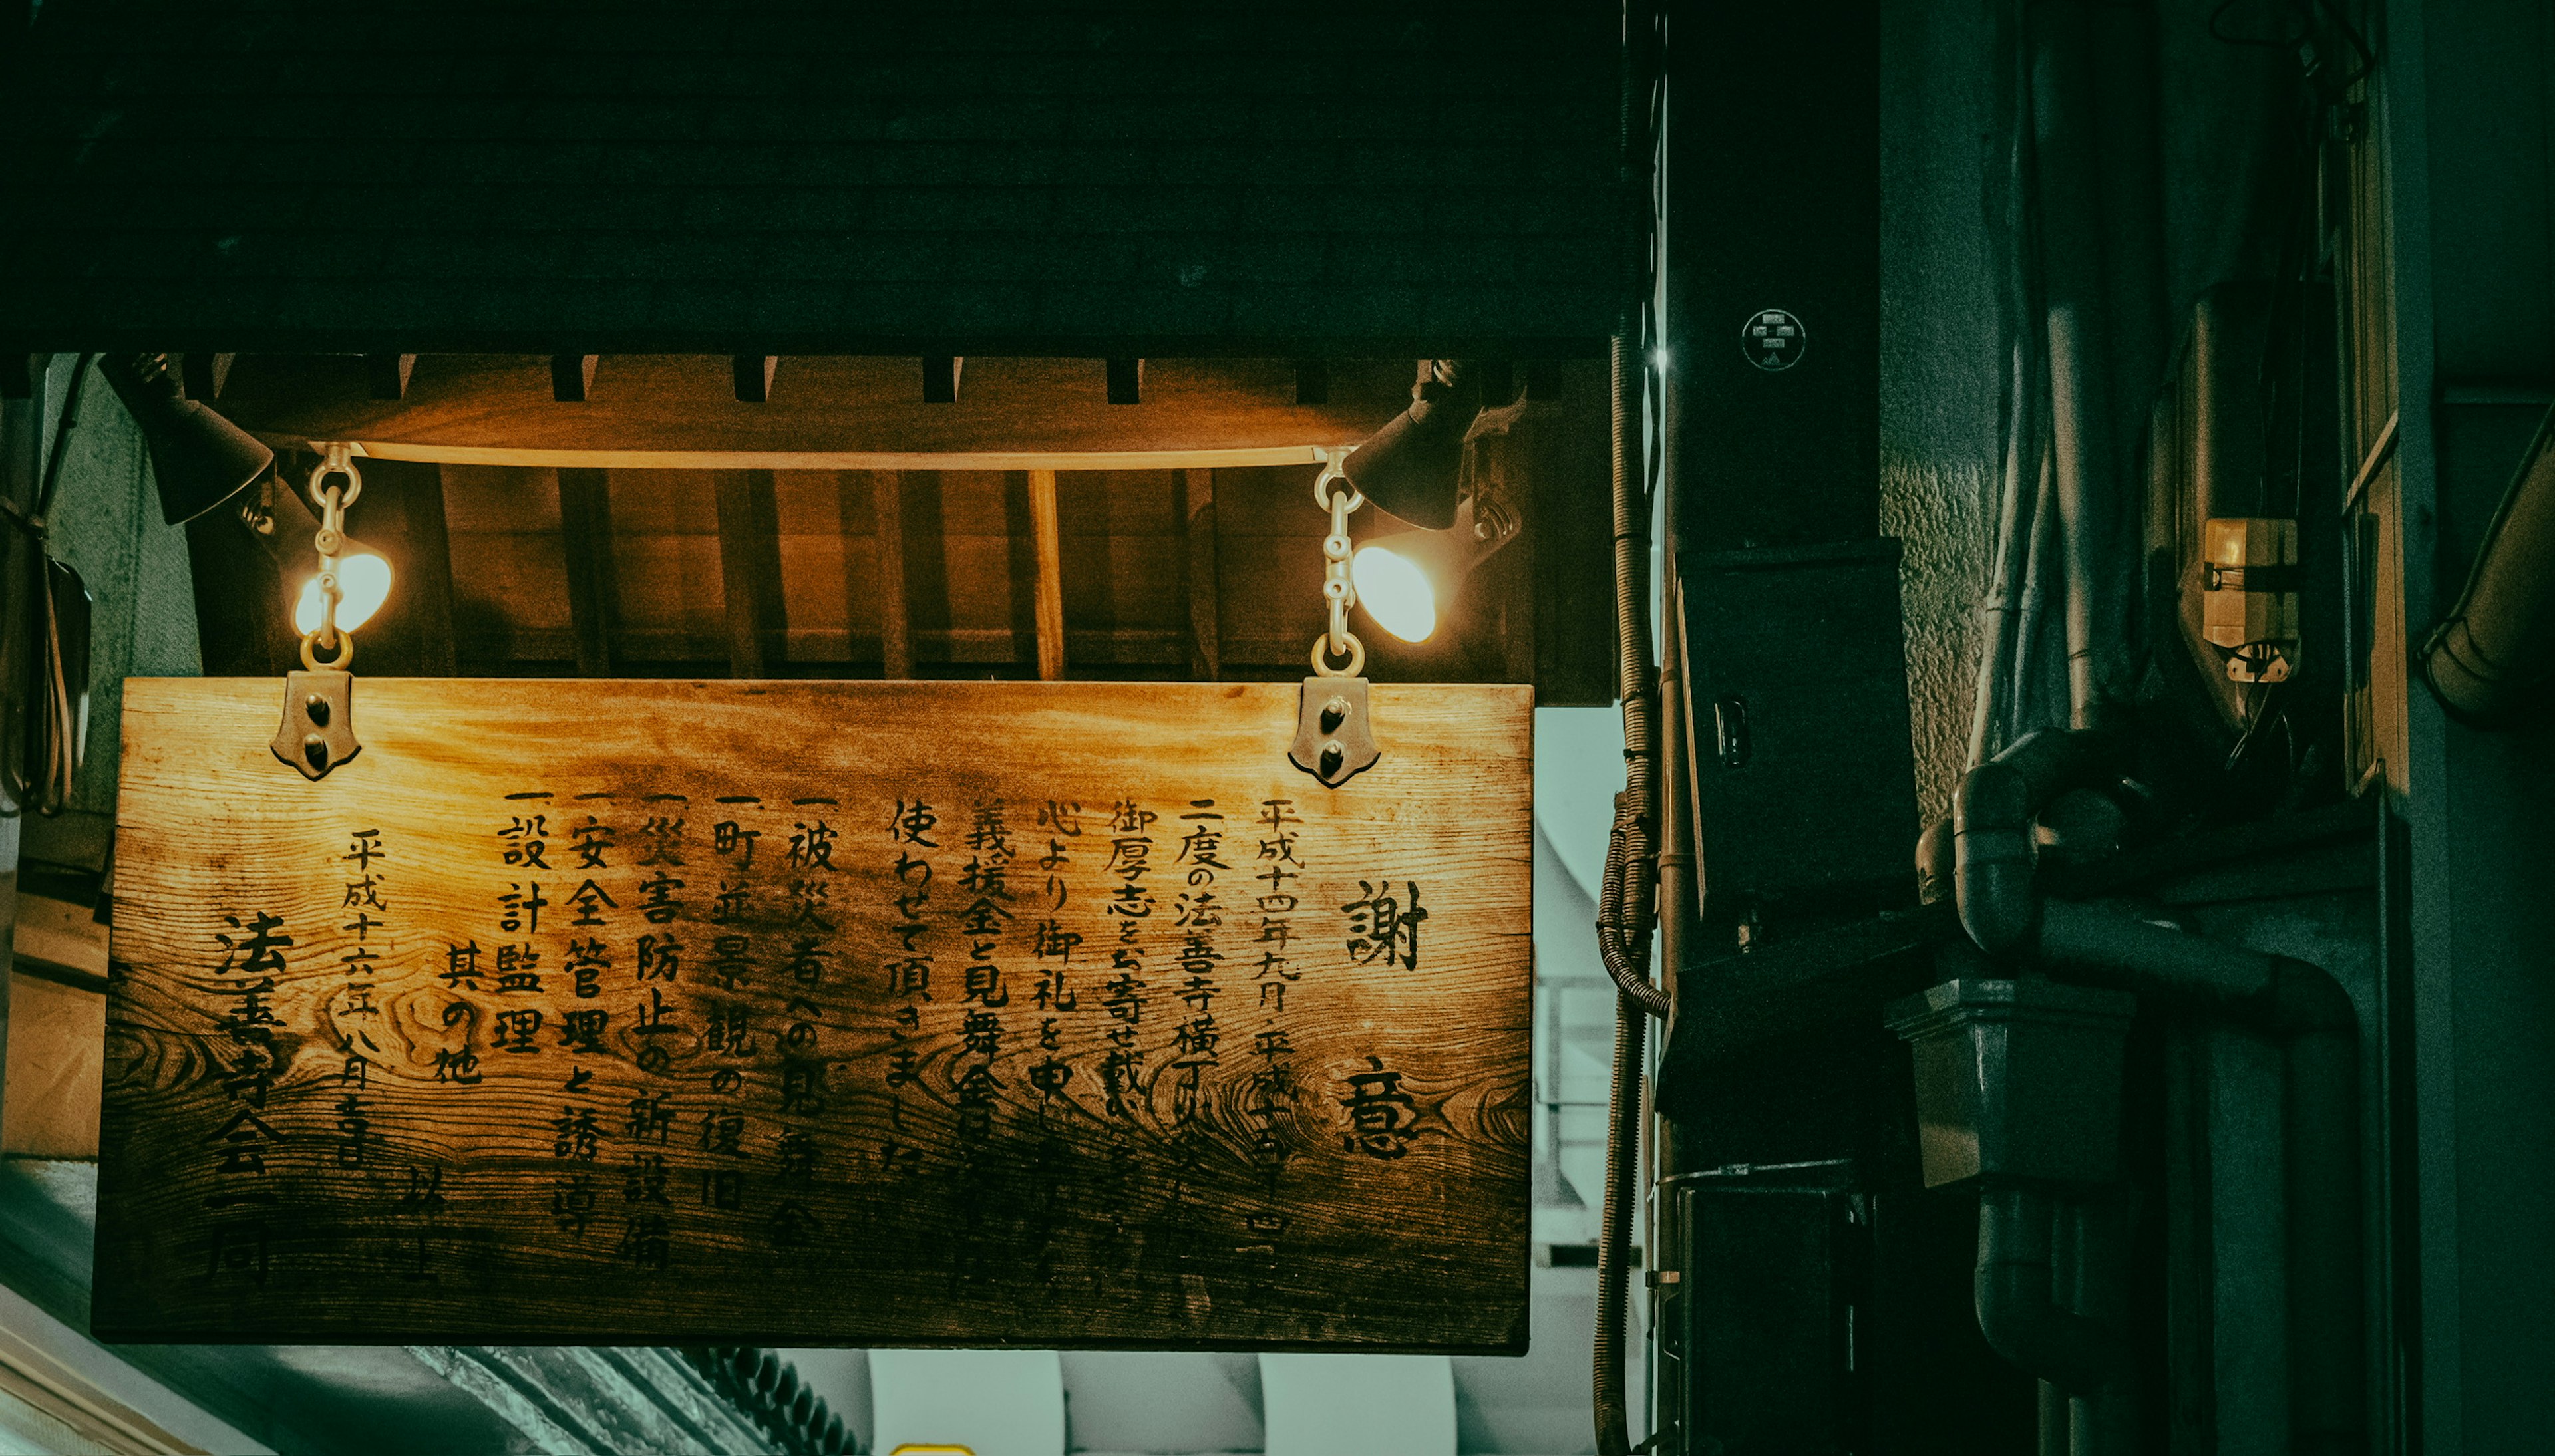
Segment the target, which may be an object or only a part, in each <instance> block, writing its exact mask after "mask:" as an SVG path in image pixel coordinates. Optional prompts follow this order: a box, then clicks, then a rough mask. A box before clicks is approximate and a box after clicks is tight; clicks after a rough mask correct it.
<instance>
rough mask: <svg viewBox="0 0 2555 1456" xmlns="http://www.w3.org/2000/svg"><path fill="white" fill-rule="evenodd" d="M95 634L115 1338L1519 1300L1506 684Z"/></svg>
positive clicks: (1467, 1335)
mask: <svg viewBox="0 0 2555 1456" xmlns="http://www.w3.org/2000/svg"><path fill="white" fill-rule="evenodd" d="M281 694H282V684H281V683H280V682H278V681H275V680H273V679H262V680H236V679H232V680H206V679H148V680H146V679H136V680H134V681H132V682H130V683H129V684H127V686H126V689H125V699H124V701H125V710H124V712H125V717H124V735H125V736H124V744H125V746H124V781H123V789H122V797H121V800H120V803H119V808H118V829H117V841H116V863H115V884H114V925H113V941H112V952H113V961H114V966H113V980H114V987H113V993H112V999H111V1002H110V1011H109V1026H108V1068H107V1085H106V1107H105V1117H104V1127H103V1135H102V1139H101V1162H102V1167H101V1169H100V1175H99V1189H98V1250H97V1274H96V1287H95V1298H94V1306H93V1307H94V1316H93V1317H94V1328H95V1331H96V1333H97V1334H98V1335H99V1336H100V1337H101V1338H104V1339H110V1340H187V1341H209V1340H255V1341H261V1342H299V1341H326V1342H337V1343H367V1342H371V1343H384V1342H403V1343H419V1342H455V1343H504V1344H530V1343H562V1344H572V1343H597V1344H710V1345H728V1344H739V1345H780V1346H791V1345H822V1344H849V1345H864V1344H876V1345H892V1346H904V1345H930V1344H961V1345H963V1344H1018V1345H1029V1346H1083V1347H1094V1346H1175V1347H1216V1346H1222V1347H1270V1348H1286V1347H1296V1348H1357V1349H1376V1350H1442V1351H1472V1352H1519V1351H1522V1350H1523V1349H1524V1346H1525V1329H1526V1196H1527V1195H1526V1159H1527V1142H1528V1107H1529V1095H1530V1094H1529V1090H1528V1063H1527V1029H1528V1026H1529V1024H1530V1022H1531V1016H1530V1013H1529V996H1530V990H1529V988H1530V983H1531V965H1530V950H1529V945H1530V940H1529V934H1528V926H1529V921H1530V918H1531V910H1530V904H1529V899H1530V890H1529V863H1530V853H1531V851H1530V841H1531V833H1532V830H1531V821H1530V812H1531V810H1530V792H1529V781H1530V766H1531V740H1532V712H1531V697H1530V692H1529V690H1528V689H1526V688H1523V687H1476V686H1395V685H1391V684H1379V685H1377V686H1376V687H1375V688H1374V689H1373V719H1374V723H1375V727H1376V733H1377V736H1378V737H1379V739H1380V740H1381V741H1382V744H1383V749H1384V758H1383V760H1382V762H1381V763H1379V764H1377V765H1376V766H1375V767H1374V768H1372V769H1370V770H1368V771H1367V772H1366V773H1364V774H1362V775H1360V776H1358V777H1357V778H1355V779H1352V780H1351V781H1349V783H1348V784H1346V785H1345V786H1344V787H1342V788H1340V789H1324V788H1322V787H1321V786H1320V785H1319V784H1317V783H1316V782H1315V781H1314V780H1313V779H1312V778H1311V777H1309V776H1308V775H1306V774H1304V773H1302V772H1300V771H1298V770H1297V769H1295V768H1294V767H1293V766H1292V765H1290V764H1289V763H1288V762H1287V759H1286V750H1287V746H1288V744H1289V743H1290V742H1291V741H1292V740H1293V738H1294V736H1295V730H1296V698H1297V688H1296V687H1295V686H1294V685H1291V684H1211V683H1210V684H1181V685H1162V684H1104V683H989V682H975V683H962V682H896V683H884V682H881V683H784V682H760V683H758V682H679V681H677V682H631V681H612V682H606V681H521V680H514V681H506V680H471V681H448V680H421V679H384V680H370V679H362V678H359V679H358V680H357V681H356V684H355V689H354V704H355V726H356V729H357V732H358V734H359V735H360V737H361V739H362V741H363V745H364V747H363V751H362V753H361V754H360V756H358V757H357V758H356V759H354V760H353V761H352V762H351V763H348V764H346V765H345V766H343V767H341V768H339V769H338V770H336V771H335V772H334V773H333V774H331V775H330V776H329V777H327V778H326V779H324V780H321V781H319V782H317V783H310V782H306V781H305V780H304V778H303V777H302V776H301V775H300V774H299V773H297V772H295V771H294V770H293V769H292V768H290V767H288V766H286V765H285V764H283V763H280V762H278V761H277V760H276V759H275V758H274V756H273V755H272V754H271V752H270V751H269V747H268V745H269V743H270V742H271V741H272V740H273V738H274V737H275V731H276V723H277V720H278V718H279V716H280V708H281V706H282V696H281Z"/></svg>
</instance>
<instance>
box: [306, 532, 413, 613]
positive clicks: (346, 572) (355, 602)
mask: <svg viewBox="0 0 2555 1456" xmlns="http://www.w3.org/2000/svg"><path fill="white" fill-rule="evenodd" d="M339 541H340V543H341V545H340V546H338V548H337V592H338V599H337V626H338V627H339V628H340V629H342V630H344V631H348V632H352V631H354V630H355V629H356V628H358V627H361V626H363V625H364V624H365V623H366V622H369V621H371V620H372V617H373V614H374V613H375V612H378V611H380V610H381V609H382V603H384V602H386V601H388V600H390V595H391V563H390V561H389V560H388V559H387V558H386V557H384V556H383V555H382V553H381V552H379V551H377V550H374V549H373V548H372V547H371V546H366V545H364V544H363V543H362V542H360V541H357V540H355V539H354V538H353V537H351V536H346V537H340V538H339ZM321 596H322V592H321V587H320V578H319V577H318V576H317V575H313V576H311V578H310V579H309V580H307V581H304V582H303V583H302V595H300V596H299V597H296V598H295V599H294V602H293V630H294V631H296V632H299V633H301V634H302V635H303V636H304V637H307V636H309V635H310V634H312V633H314V632H317V631H318V630H319V623H320V619H321V617H322V616H323V615H324V612H323V610H322V609H323V607H324V605H325V603H324V602H323V601H322V600H321Z"/></svg>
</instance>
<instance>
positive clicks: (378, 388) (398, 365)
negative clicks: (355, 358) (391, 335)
mask: <svg viewBox="0 0 2555 1456" xmlns="http://www.w3.org/2000/svg"><path fill="white" fill-rule="evenodd" d="M416 372H417V356H416V355H415V354H366V355H365V356H364V388H365V390H366V391H367V392H368V393H370V394H371V395H372V397H373V398H374V399H377V400H405V399H407V398H408V380H409V376H410V375H412V374H414V373H416Z"/></svg>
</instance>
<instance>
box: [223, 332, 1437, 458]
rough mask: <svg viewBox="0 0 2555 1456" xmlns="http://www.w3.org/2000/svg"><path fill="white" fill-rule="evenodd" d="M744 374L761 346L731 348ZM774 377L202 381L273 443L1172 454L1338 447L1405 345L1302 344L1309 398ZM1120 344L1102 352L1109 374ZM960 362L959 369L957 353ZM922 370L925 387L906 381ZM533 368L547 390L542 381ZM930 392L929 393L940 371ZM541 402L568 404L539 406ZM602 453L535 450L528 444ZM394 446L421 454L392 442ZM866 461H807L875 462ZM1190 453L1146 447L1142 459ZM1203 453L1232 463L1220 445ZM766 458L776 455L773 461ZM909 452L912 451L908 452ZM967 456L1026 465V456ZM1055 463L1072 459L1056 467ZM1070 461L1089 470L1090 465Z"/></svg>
mask: <svg viewBox="0 0 2555 1456" xmlns="http://www.w3.org/2000/svg"><path fill="white" fill-rule="evenodd" d="M747 357H748V360H749V372H748V374H747V377H746V378H747V383H748V385H749V393H751V386H752V385H754V384H759V383H760V382H761V380H762V371H761V356H747ZM790 362H791V370H792V372H791V376H790V387H789V389H787V390H782V389H780V388H779V379H778V375H777V373H776V375H775V378H774V381H773V388H772V390H771V392H770V398H769V399H768V400H767V401H766V402H764V403H762V404H758V405H756V406H755V407H754V408H752V409H742V408H739V407H738V405H737V403H736V401H737V398H738V396H737V384H738V378H737V368H736V360H735V357H734V356H732V355H727V354H715V355H693V354H630V355H621V354H616V355H614V356H613V359H612V380H611V385H610V387H609V388H600V384H601V382H600V381H599V380H598V379H597V378H596V373H595V364H596V360H595V359H594V358H593V356H590V355H581V354H569V355H563V356H556V357H552V356H548V355H540V354H514V355H506V354H445V355H437V356H435V358H434V359H433V360H432V362H431V363H430V364H426V365H424V366H421V367H420V368H419V369H418V371H417V372H416V373H415V375H414V376H413V378H412V379H411V381H410V383H409V387H408V390H407V393H406V395H405V397H404V398H401V399H397V400H380V399H374V398H372V395H371V391H370V390H369V389H367V387H366V383H365V372H364V371H363V370H362V369H360V368H355V367H351V361H350V358H349V357H348V356H345V355H317V354H301V355H284V354H246V355H242V356H240V360H239V365H238V368H237V369H236V370H235V371H233V372H232V374H231V376H230V379H229V382H228V383H227V384H226V385H225V386H224V387H223V389H222V394H221V410H222V413H223V414H224V415H225V416H227V417H228V418H230V419H231V420H232V421H234V422H236V423H237V424H238V425H240V426H241V427H242V428H244V429H247V430H249V431H251V432H252V433H256V434H258V435H260V436H261V437H264V438H267V439H269V440H270V441H271V442H272V441H279V440H280V441H286V442H298V443H300V444H302V445H304V446H307V445H308V444H309V443H310V442H312V441H339V440H342V441H349V442H357V441H360V442H364V443H366V444H367V445H370V444H371V443H373V442H377V441H378V442H382V443H385V444H394V445H405V446H413V447H434V448H436V449H438V450H445V451H451V450H459V451H483V452H484V451H491V450H496V451H505V452H507V453H506V456H505V457H504V458H503V459H500V458H499V457H497V456H492V455H488V454H485V453H480V454H459V453H438V454H435V455H433V456H431V457H430V458H435V459H438V460H441V461H443V462H445V463H451V464H470V463H516V464H535V463H544V464H573V465H584V464H588V463H592V464H608V465H611V466H614V467H623V466H627V467H632V468H637V467H640V466H643V465H648V466H658V467H663V468H682V469H715V468H735V469H743V468H750V467H749V466H748V465H746V464H744V463H735V464H719V465H711V464H707V463H704V462H702V461H700V460H697V459H687V460H672V459H645V460H643V459H641V458H638V457H639V456H642V455H651V456H654V455H665V454H668V453H669V452H670V453H678V454H685V455H701V454H728V455H749V454H750V455H762V456H772V457H779V456H784V455H807V454H832V455H871V456H883V455H899V456H908V457H911V456H920V455H971V456H989V455H1013V456H1020V455H1031V454H1043V455H1064V454H1077V455H1078V454H1108V453H1115V454H1153V455H1156V456H1159V455H1163V454H1165V453H1168V454H1172V455H1176V454H1179V453H1183V452H1206V451H1219V450H1234V449H1277V448H1281V447H1289V446H1291V447H1294V448H1297V449H1304V448H1308V447H1312V446H1325V447H1337V446H1340V445H1346V444H1351V443H1354V442H1355V441H1358V440H1361V439H1364V438H1366V437H1367V436H1368V435H1370V434H1372V433H1374V432H1375V431H1376V430H1377V429H1378V428H1379V427H1381V426H1382V425H1384V424H1385V423H1386V422H1387V421H1389V420H1391V419H1392V418H1393V417H1394V416H1395V415H1397V414H1399V413H1400V411H1401V410H1402V409H1403V408H1404V407H1405V406H1407V405H1408V404H1409V403H1410V362H1409V361H1408V360H1406V359H1402V360H1390V359H1328V360H1324V361H1321V362H1322V366H1323V367H1322V369H1321V371H1320V374H1321V376H1322V378H1321V380H1320V383H1321V384H1322V385H1323V386H1324V389H1323V390H1322V391H1321V392H1322V393H1323V394H1324V399H1323V401H1322V402H1321V403H1318V404H1301V403H1298V402H1297V398H1296V397H1297V395H1298V393H1299V392H1300V387H1301V383H1302V382H1301V381H1299V379H1298V376H1297V370H1296V367H1295V361H1294V360H1292V359H1287V358H1247V359H1224V358H1217V359H1182V358H1171V359H1147V360H1144V361H1143V368H1142V377H1141V380H1140V381H1133V382H1135V383H1136V387H1137V395H1136V398H1137V399H1139V400H1141V401H1142V402H1143V404H1144V406H1145V408H1143V409H1109V410H1095V409H1093V408H1091V407H1092V406H1093V405H1094V404H1097V403H1099V401H1097V400H1095V399H1094V398H1093V393H1094V392H1093V390H1092V386H1093V385H1094V384H1097V383H1103V381H1101V380H1094V379H1093V378H1092V375H1093V373H1094V372H1095V371H1094V369H1093V367H1092V365H1093V362H1094V361H1093V360H1090V359H1062V358H1043V357H1041V358H966V359H961V358H959V357H956V356H947V357H946V361H945V363H943V362H941V361H940V360H934V361H933V362H932V363H931V365H930V372H929V373H928V374H927V375H925V376H924V378H923V379H922V380H920V381H917V378H916V376H917V374H920V373H922V371H923V369H924V364H923V362H922V361H921V360H919V359H917V358H916V357H914V356H913V355H906V356H902V357H892V356H851V355H841V356H828V357H824V358H797V359H792V360H791V361H790ZM1135 365H1136V361H1134V360H1127V361H1124V363H1123V364H1122V366H1121V370H1120V373H1121V384H1122V387H1123V386H1124V385H1126V384H1127V383H1129V382H1131V379H1130V376H1131V375H1132V374H1133V372H1134V370H1135ZM962 369H963V371H964V373H963V378H962V377H961V374H960V371H961V370H962ZM918 382H919V383H923V384H925V385H927V386H928V393H927V394H926V392H925V391H924V390H919V389H916V388H915V386H916V384H917V383H918ZM546 385H547V386H548V387H547V388H546V387H545V386H546ZM943 385H945V386H947V390H946V393H947V394H949V395H950V396H951V398H949V399H945V400H944V399H941V398H940V396H941V394H942V393H943V390H942V386H943ZM552 400H564V401H572V402H578V403H579V404H580V408H578V409H575V410H560V409H555V408H553V407H552V405H551V403H550V402H551V401H552ZM542 451H550V452H564V451H577V452H590V453H595V454H598V455H609V456H612V457H613V458H610V459H602V458H597V459H593V460H591V461H589V460H585V459H575V460H562V459H554V458H553V459H546V458H542V457H540V456H539V455H538V453H537V452H542ZM407 457H408V458H427V457H426V456H420V455H417V454H415V453H414V451H411V452H410V453H409V454H408V456H407ZM893 463H894V462H891V461H888V460H885V459H871V460H864V461H861V462H859V463H857V464H850V463H845V462H841V461H837V462H833V463H831V464H829V465H826V466H824V467H822V468H852V469H876V468H889V467H890V466H891V465H892V464H893ZM1196 463H1204V462H1203V461H1199V460H1195V459H1187V460H1183V459H1176V458H1174V459H1169V460H1162V459H1156V460H1155V461H1153V462H1151V465H1150V466H1147V465H1140V464H1133V463H1130V464H1127V465H1124V466H1114V467H1107V468H1131V469H1133V468H1158V467H1159V466H1161V465H1164V464H1168V465H1170V466H1172V467H1174V468H1176V467H1178V466H1180V465H1185V464H1196ZM1214 463H1216V464H1219V465H1224V464H1229V463H1237V462H1233V461H1227V460H1222V459H1219V460H1217V461H1215V462H1214ZM775 468H780V467H778V466H776V467H775ZM914 468H931V467H930V466H928V465H921V464H917V465H916V466H915V467H914ZM969 468H985V469H1016V470H1017V469H1029V468H1034V467H1032V466H1030V465H1027V464H1022V463H1018V462H1017V461H1016V462H1014V463H1008V464H1003V465H987V466H982V467H969ZM1056 468H1060V469H1069V468H1075V467H1073V466H1063V465H1059V466H1057V467H1056ZM1087 468H1103V467H1100V466H1098V465H1096V464H1095V465H1093V466H1090V467H1087Z"/></svg>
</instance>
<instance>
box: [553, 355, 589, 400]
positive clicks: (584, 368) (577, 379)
mask: <svg viewBox="0 0 2555 1456" xmlns="http://www.w3.org/2000/svg"><path fill="white" fill-rule="evenodd" d="M600 357H601V356H600V355H596V354H552V355H550V398H551V399H553V400H555V401H557V402H558V403H560V404H562V405H582V404H584V403H585V402H586V399H587V398H588V397H589V396H591V395H592V394H593V393H594V365H595V361H596V360H597V359H598V358H600Z"/></svg>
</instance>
